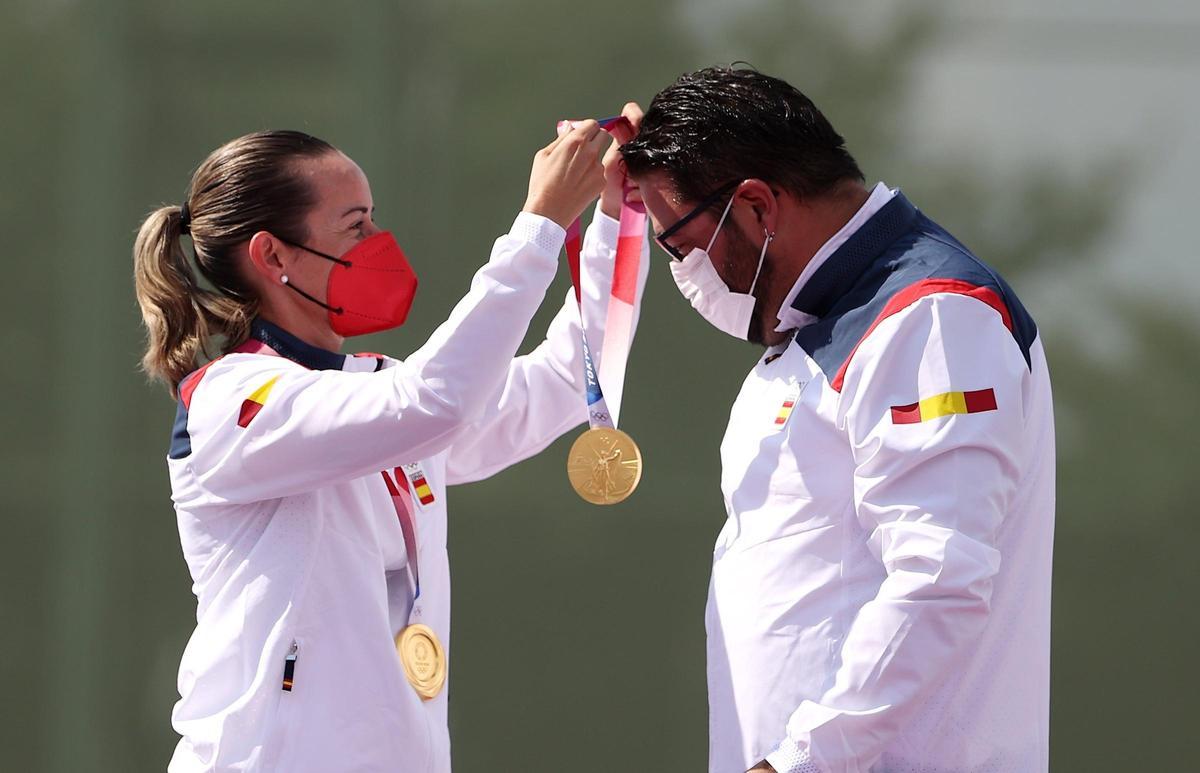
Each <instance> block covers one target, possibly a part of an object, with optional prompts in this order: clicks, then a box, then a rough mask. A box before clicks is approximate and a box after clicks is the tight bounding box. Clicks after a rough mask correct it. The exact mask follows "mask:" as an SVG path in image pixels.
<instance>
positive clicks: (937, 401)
mask: <svg viewBox="0 0 1200 773" xmlns="http://www.w3.org/2000/svg"><path fill="white" fill-rule="evenodd" d="M994 410H996V392H995V390H993V389H977V390H975V391H974V392H945V393H944V394H940V395H934V396H933V397H926V398H925V399H924V400H921V401H920V402H917V403H912V404H911V405H893V406H892V423H893V424H920V423H921V422H923V421H930V420H932V419H936V418H939V417H941V416H950V415H951V414H955V413H986V412H987V411H994Z"/></svg>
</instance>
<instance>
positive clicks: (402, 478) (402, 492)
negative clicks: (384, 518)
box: [379, 467, 421, 603]
mask: <svg viewBox="0 0 1200 773" xmlns="http://www.w3.org/2000/svg"><path fill="white" fill-rule="evenodd" d="M379 474H380V475H382V476H383V482H384V483H386V484H387V488H388V493H389V494H391V495H392V505H393V506H395V508H396V517H397V519H399V521H400V531H401V532H402V533H403V534H404V550H405V552H406V553H407V554H408V571H409V572H410V573H411V574H412V581H413V602H414V603H416V600H417V599H419V598H420V597H421V572H420V570H419V568H418V567H417V524H416V519H415V517H414V508H413V498H412V490H411V489H410V488H409V485H408V475H407V474H405V472H404V470H402V469H401V468H399V467H397V468H396V469H394V470H392V475H388V473H387V470H382V471H381V472H380V473H379ZM393 475H394V476H395V478H393V477H392V476H393Z"/></svg>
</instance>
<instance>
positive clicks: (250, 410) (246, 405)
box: [237, 400, 263, 429]
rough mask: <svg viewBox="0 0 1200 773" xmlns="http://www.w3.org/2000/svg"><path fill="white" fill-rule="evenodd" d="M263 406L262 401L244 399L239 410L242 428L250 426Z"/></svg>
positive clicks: (239, 423) (239, 420) (239, 422)
mask: <svg viewBox="0 0 1200 773" xmlns="http://www.w3.org/2000/svg"><path fill="white" fill-rule="evenodd" d="M262 408H263V404H262V403H256V402H254V401H253V400H242V409H241V410H240V411H238V422H237V423H238V426H239V427H241V428H242V429H245V428H246V427H248V426H250V422H252V421H254V417H255V416H257V415H258V412H259V411H261V410H262Z"/></svg>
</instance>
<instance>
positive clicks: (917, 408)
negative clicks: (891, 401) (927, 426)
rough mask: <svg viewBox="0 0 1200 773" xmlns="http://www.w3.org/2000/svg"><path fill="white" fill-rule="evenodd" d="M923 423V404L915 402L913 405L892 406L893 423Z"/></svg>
mask: <svg viewBox="0 0 1200 773" xmlns="http://www.w3.org/2000/svg"><path fill="white" fill-rule="evenodd" d="M920 423H921V404H920V403H913V404H912V405H893V406H892V424H920Z"/></svg>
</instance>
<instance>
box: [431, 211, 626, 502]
mask: <svg viewBox="0 0 1200 773" xmlns="http://www.w3.org/2000/svg"><path fill="white" fill-rule="evenodd" d="M618 234H619V225H618V221H616V220H614V219H612V218H611V217H608V216H607V215H605V214H604V213H603V212H601V211H600V208H599V206H598V205H597V207H596V214H595V216H594V217H593V219H592V223H591V225H590V226H589V227H588V230H587V233H586V234H585V237H584V240H583V247H582V254H581V258H580V263H581V264H582V266H583V272H582V276H581V278H580V290H581V292H582V295H583V304H584V319H585V324H586V325H587V338H588V346H589V347H590V349H591V352H592V358H593V360H594V364H595V365H596V367H599V365H600V353H601V349H602V348H603V346H604V326H605V319H606V318H607V314H608V300H609V295H610V294H611V289H612V278H613V264H614V260H615V258H616V250H617V237H618ZM648 244H649V243H648V241H646V240H644V239H643V242H642V254H641V261H640V264H639V270H640V273H639V275H638V293H637V307H636V308H635V311H634V329H635V330H636V329H637V316H638V312H639V311H640V309H641V299H642V294H643V290H644V288H645V285H646V276H647V274H648V273H649V262H650V261H649V247H648ZM585 402H586V401H585V397H584V383H583V348H582V346H581V344H580V335H579V307H578V304H577V303H576V301H575V293H574V291H573V290H570V291H568V292H567V297H566V301H565V302H564V303H563V306H562V308H561V309H560V310H559V312H558V314H557V315H556V316H555V318H554V320H553V321H552V322H551V323H550V327H549V329H548V330H547V333H546V338H545V340H544V341H542V343H541V344H539V345H538V347H537V348H536V349H534V350H533V351H532V352H530V353H529V354H526V355H524V356H521V357H517V358H516V359H514V360H513V361H512V365H511V366H510V367H509V369H508V378H507V379H506V380H505V382H504V385H503V387H502V388H500V389H498V390H496V392H495V394H493V395H492V398H491V401H490V402H489V404H488V407H487V411H486V412H485V414H484V416H483V417H482V418H481V419H480V420H479V421H477V422H475V423H474V424H473V425H472V426H471V427H470V428H468V429H467V430H465V431H464V432H463V433H461V434H460V435H459V436H458V439H457V440H455V442H454V444H453V445H452V446H451V448H450V454H449V456H448V459H447V464H446V476H447V481H448V483H450V484H456V483H467V482H470V481H476V480H482V479H483V478H487V477H488V476H490V475H494V474H495V473H497V472H499V471H500V470H503V469H504V468H505V467H508V466H510V465H512V464H515V463H517V462H519V461H521V460H523V459H527V458H529V457H531V456H533V455H535V454H537V453H539V452H540V451H542V450H543V449H544V448H546V446H548V445H550V443H552V442H554V440H556V439H557V438H558V437H559V436H561V435H562V434H563V433H564V432H567V431H568V430H570V429H571V428H572V427H576V426H578V425H579V424H581V423H583V422H585V421H587V418H588V417H587V408H586V404H585Z"/></svg>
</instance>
